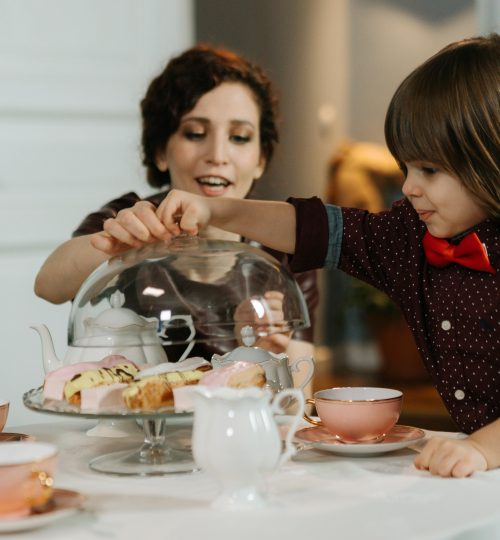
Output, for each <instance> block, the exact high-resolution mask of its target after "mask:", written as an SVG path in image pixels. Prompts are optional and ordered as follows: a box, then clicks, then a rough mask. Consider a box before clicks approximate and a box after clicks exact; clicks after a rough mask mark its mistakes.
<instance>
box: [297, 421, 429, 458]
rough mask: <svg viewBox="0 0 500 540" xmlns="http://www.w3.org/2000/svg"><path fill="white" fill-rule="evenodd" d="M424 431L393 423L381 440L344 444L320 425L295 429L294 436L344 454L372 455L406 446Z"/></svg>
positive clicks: (422, 436)
mask: <svg viewBox="0 0 500 540" xmlns="http://www.w3.org/2000/svg"><path fill="white" fill-rule="evenodd" d="M424 437H425V433H424V431H423V430H421V429H419V428H416V427H411V426H401V425H399V424H397V425H395V426H394V427H393V428H392V429H391V431H389V433H388V434H387V435H386V437H385V439H384V440H383V441H380V442H378V443H368V444H367V443H360V444H345V443H343V442H341V441H339V440H337V439H335V438H334V436H333V435H332V434H331V433H330V432H329V431H327V430H326V429H325V428H323V427H320V426H314V427H307V428H304V429H301V430H299V431H297V433H296V434H295V438H296V439H298V440H299V441H300V442H302V443H306V444H307V445H310V446H312V447H313V448H318V449H320V450H326V451H328V452H333V453H334V454H341V455H345V456H372V455H377V454H385V453H386V452H393V451H394V450H400V449H401V448H406V447H407V446H410V445H411V444H414V443H415V442H417V441H419V440H420V439H423V438H424Z"/></svg>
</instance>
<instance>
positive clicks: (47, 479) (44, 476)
mask: <svg viewBox="0 0 500 540" xmlns="http://www.w3.org/2000/svg"><path fill="white" fill-rule="evenodd" d="M31 474H32V479H35V480H38V482H39V483H40V488H41V491H40V492H38V493H35V494H33V496H32V497H30V498H29V504H30V506H31V507H32V508H33V507H35V506H42V505H43V504H45V503H46V502H47V501H48V500H49V499H50V497H51V495H52V489H53V485H54V479H53V478H52V476H50V475H49V474H48V473H46V472H45V471H33V472H32V473H31Z"/></svg>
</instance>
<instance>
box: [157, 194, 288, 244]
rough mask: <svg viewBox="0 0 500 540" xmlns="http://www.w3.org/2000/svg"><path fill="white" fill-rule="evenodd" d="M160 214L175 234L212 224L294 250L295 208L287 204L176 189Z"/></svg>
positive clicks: (169, 195)
mask: <svg viewBox="0 0 500 540" xmlns="http://www.w3.org/2000/svg"><path fill="white" fill-rule="evenodd" d="M157 215H158V217H159V218H160V220H161V221H162V223H163V224H164V225H165V226H166V228H167V229H168V230H169V232H170V233H172V234H174V235H177V234H179V233H180V232H181V230H183V231H186V232H187V233H189V234H197V233H198V232H199V230H200V229H203V228H205V227H206V226H207V225H213V226H215V227H218V228H220V229H224V230H226V231H229V232H233V233H237V234H239V235H240V236H243V237H245V238H250V239H252V240H256V241H257V242H260V243H261V244H264V245H266V246H268V247H270V248H272V249H276V250H278V251H282V252H284V253H293V252H294V250H295V226H296V221H295V209H294V207H293V206H292V205H291V204H288V203H285V202H275V201H255V200H248V199H230V198H209V197H201V196H199V195H193V194H192V193H187V192H185V191H179V190H175V189H174V190H172V191H171V192H170V193H169V194H168V195H167V196H166V197H165V199H164V200H163V201H162V203H161V204H160V206H159V207H158V210H157Z"/></svg>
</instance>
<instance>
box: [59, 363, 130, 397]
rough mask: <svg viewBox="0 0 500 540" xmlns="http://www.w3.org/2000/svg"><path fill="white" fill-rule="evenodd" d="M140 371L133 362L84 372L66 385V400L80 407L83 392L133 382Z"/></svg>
mask: <svg viewBox="0 0 500 540" xmlns="http://www.w3.org/2000/svg"><path fill="white" fill-rule="evenodd" d="M138 371H139V370H138V368H137V366H136V365H135V364H132V362H124V363H122V364H116V365H114V366H113V367H104V368H100V369H90V370H86V371H82V372H81V373H77V374H76V375H75V376H74V377H73V378H72V379H71V380H70V381H68V382H67V383H66V384H65V385H64V398H65V399H66V401H68V402H69V403H73V404H76V405H79V404H80V392H81V390H83V389H85V388H94V387H96V386H101V385H105V384H112V383H117V382H122V383H123V382H131V381H133V380H134V377H135V375H136V374H137V373H138Z"/></svg>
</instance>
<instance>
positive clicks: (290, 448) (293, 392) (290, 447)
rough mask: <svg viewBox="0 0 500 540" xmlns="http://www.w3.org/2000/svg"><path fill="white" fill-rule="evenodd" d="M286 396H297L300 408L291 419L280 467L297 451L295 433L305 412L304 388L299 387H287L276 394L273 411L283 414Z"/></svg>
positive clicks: (279, 463)
mask: <svg viewBox="0 0 500 540" xmlns="http://www.w3.org/2000/svg"><path fill="white" fill-rule="evenodd" d="M286 397H292V398H295V400H296V401H297V403H298V409H299V410H298V411H297V412H296V413H295V414H294V415H293V416H291V417H290V419H289V426H288V432H287V434H286V437H285V449H284V451H283V452H282V454H281V456H280V459H279V462H278V467H281V465H283V463H285V461H288V460H289V459H290V458H291V457H292V456H293V455H294V454H295V452H296V451H297V449H296V448H295V446H294V444H293V443H292V439H293V437H294V435H295V432H296V431H297V428H298V427H299V423H300V422H301V420H302V417H303V416H304V412H305V401H304V394H303V393H302V390H299V389H298V388H287V389H285V390H282V391H281V392H279V393H278V394H276V396H274V399H273V401H272V404H271V411H272V412H273V413H275V414H283V409H281V407H280V403H281V402H282V401H283V399H284V398H286Z"/></svg>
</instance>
